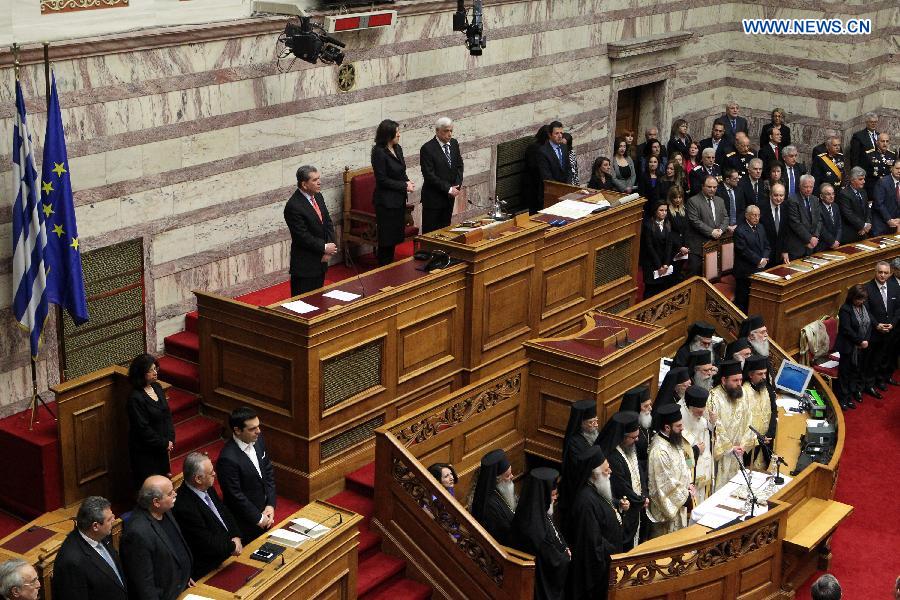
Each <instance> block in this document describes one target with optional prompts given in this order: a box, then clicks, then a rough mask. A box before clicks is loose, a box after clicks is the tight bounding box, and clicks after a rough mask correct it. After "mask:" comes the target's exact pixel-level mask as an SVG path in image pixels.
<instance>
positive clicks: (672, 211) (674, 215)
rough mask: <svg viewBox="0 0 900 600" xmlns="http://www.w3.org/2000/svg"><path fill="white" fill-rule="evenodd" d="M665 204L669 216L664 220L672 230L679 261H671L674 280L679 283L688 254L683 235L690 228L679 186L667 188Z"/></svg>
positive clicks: (676, 255)
mask: <svg viewBox="0 0 900 600" xmlns="http://www.w3.org/2000/svg"><path fill="white" fill-rule="evenodd" d="M666 202H667V203H668V204H669V214H668V216H667V217H666V219H668V221H669V227H670V228H671V230H672V241H673V242H674V244H675V258H677V259H679V260H673V264H674V265H675V279H676V280H677V281H681V280H683V279H684V274H683V273H682V269H683V268H684V265H685V263H687V261H686V260H684V258H686V257H687V255H688V252H689V250H688V247H687V242H686V241H685V239H686V238H685V235H687V231H688V228H689V227H690V223H688V218H687V212H686V211H685V208H684V190H683V189H682V188H681V187H680V186H677V185H673V186H672V187H670V188H669V193H668V194H667V196H666Z"/></svg>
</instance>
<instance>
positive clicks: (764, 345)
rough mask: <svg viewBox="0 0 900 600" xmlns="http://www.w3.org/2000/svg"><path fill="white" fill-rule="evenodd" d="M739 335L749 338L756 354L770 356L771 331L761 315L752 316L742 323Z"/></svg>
mask: <svg viewBox="0 0 900 600" xmlns="http://www.w3.org/2000/svg"><path fill="white" fill-rule="evenodd" d="M738 335H739V336H741V337H745V338H747V341H748V342H750V347H751V348H753V353H754V354H759V355H760V356H769V330H768V329H766V321H765V319H763V318H762V317H761V316H760V315H750V316H749V317H747V318H746V319H744V320H743V321H741V327H740V329H739V330H738Z"/></svg>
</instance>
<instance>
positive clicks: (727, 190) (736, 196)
mask: <svg viewBox="0 0 900 600" xmlns="http://www.w3.org/2000/svg"><path fill="white" fill-rule="evenodd" d="M740 182H741V174H740V173H738V172H737V171H735V170H734V169H727V170H726V171H725V176H724V177H723V180H722V185H720V186H719V189H718V191H717V192H716V195H717V196H719V198H721V199H722V200H723V201H724V202H725V210H727V211H728V231H734V230H735V228H736V227H737V226H738V223H740V222H741V220H742V219H743V216H744V207H745V206H746V205H747V202H746V198H745V196H744V189H743V188H742V187H741V186H740Z"/></svg>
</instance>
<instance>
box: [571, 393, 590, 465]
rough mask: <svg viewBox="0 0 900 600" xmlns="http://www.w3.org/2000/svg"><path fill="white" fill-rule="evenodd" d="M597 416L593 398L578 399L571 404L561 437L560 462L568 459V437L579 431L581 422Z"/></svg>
mask: <svg viewBox="0 0 900 600" xmlns="http://www.w3.org/2000/svg"><path fill="white" fill-rule="evenodd" d="M596 416H597V402H595V401H594V400H579V401H578V402H575V403H574V404H572V408H571V410H570V411H569V423H568V425H566V435H565V437H564V438H563V457H562V460H563V462H562V464H563V465H565V464H566V461H567V460H568V452H569V443H568V442H569V438H571V437H572V436H573V435H578V434H580V433H581V424H582V423H584V422H585V421H587V420H590V419H593V418H594V417H596Z"/></svg>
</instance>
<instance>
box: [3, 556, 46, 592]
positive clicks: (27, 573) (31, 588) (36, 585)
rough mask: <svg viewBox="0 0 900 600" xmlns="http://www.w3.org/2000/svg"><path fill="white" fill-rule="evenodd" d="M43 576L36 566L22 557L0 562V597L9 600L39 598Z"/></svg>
mask: <svg viewBox="0 0 900 600" xmlns="http://www.w3.org/2000/svg"><path fill="white" fill-rule="evenodd" d="M40 591H41V578H40V577H38V574H37V571H36V570H35V568H34V567H33V566H32V565H31V564H30V563H28V562H26V561H24V560H22V559H21V558H10V559H8V560H5V561H3V562H2V563H0V598H5V599H7V600H38V596H39V595H40Z"/></svg>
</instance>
